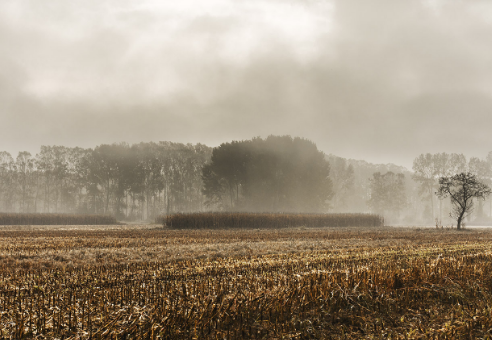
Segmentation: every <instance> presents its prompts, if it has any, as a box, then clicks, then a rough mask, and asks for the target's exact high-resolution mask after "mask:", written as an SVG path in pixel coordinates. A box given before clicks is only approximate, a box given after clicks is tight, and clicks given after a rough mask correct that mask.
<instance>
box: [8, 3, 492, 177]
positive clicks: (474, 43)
mask: <svg viewBox="0 0 492 340" xmlns="http://www.w3.org/2000/svg"><path fill="white" fill-rule="evenodd" d="M0 22H1V24H0V41H1V42H2V43H1V45H0V46H1V47H0V49H1V53H0V65H1V67H0V69H1V71H0V89H1V91H0V93H1V94H0V99H1V101H0V111H1V116H0V143H1V145H2V149H4V150H7V151H9V152H11V153H12V154H16V153H17V152H18V151H23V150H27V151H30V152H31V153H35V152H36V151H37V150H38V148H39V146H40V145H65V146H70V147H75V146H80V147H91V148H93V147H95V146H96V145H99V144H102V143H113V142H128V143H138V142H142V141H145V142H150V141H156V142H157V141H162V140H169V141H174V142H182V143H188V142H190V143H198V142H200V143H204V144H207V145H210V146H218V145H219V144H220V143H222V142H226V141H232V140H243V139H249V138H252V137H255V136H260V137H264V138H265V137H267V136H268V135H270V134H274V135H285V134H289V135H293V136H301V137H304V138H308V139H310V140H312V141H314V142H315V143H316V144H317V145H318V147H319V149H321V150H322V151H324V152H325V153H327V154H335V155H338V156H340V157H345V158H352V159H365V160H367V161H369V162H372V163H395V164H399V165H403V166H405V167H407V168H408V169H410V168H411V164H412V160H413V158H414V157H415V155H418V154H420V153H425V152H443V151H445V152H457V153H465V154H468V155H470V156H476V157H484V156H485V155H486V154H487V152H488V151H489V150H490V147H489V143H490V139H491V137H490V134H489V132H488V123H490V118H489V117H490V115H488V112H490V110H491V109H492V98H491V92H490V89H491V88H492V86H491V85H492V84H491V82H492V80H491V79H492V77H491V73H492V69H491V68H490V61H491V59H492V46H491V45H490V44H489V38H490V36H491V33H492V4H490V3H489V2H487V1H469V2H457V1H456V2H449V1H447V2H446V1H399V2H395V1H390V0H385V1H381V0H378V1H371V2H365V3H360V2H359V1H355V0H343V1H341V0H340V1H327V2H319V1H307V2H306V1H290V2H286V3H285V2H278V1H273V0H256V1H249V2H232V1H214V0H209V1H200V2H196V1H192V0H188V1H183V2H180V4H169V3H161V2H158V1H143V2H139V3H138V4H136V3H133V2H129V1H114V0H108V1H89V2H84V3H81V2H69V3H67V2H65V1H60V0H58V1H55V2H50V4H49V5H47V4H44V3H43V4H42V3H39V2H36V1H33V0H23V1H16V2H2V3H1V4H0Z"/></svg>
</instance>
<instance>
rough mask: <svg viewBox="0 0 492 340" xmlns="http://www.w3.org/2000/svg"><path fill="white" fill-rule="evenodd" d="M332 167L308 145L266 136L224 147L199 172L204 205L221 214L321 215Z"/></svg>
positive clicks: (284, 138)
mask: <svg viewBox="0 0 492 340" xmlns="http://www.w3.org/2000/svg"><path fill="white" fill-rule="evenodd" d="M329 174H330V166H329V163H328V162H327V161H326V159H325V155H324V154H323V152H321V151H319V150H318V148H317V147H316V145H315V144H314V143H313V142H311V141H309V140H306V139H302V138H292V137H290V136H269V137H268V138H266V139H262V138H254V139H252V140H246V141H241V142H237V141H235V142H231V143H223V144H221V145H220V146H219V147H217V148H214V150H213V151H212V158H211V162H210V163H209V164H207V165H205V166H204V168H203V183H204V189H203V193H204V195H205V196H206V197H207V202H206V203H207V204H208V205H209V206H210V205H212V206H213V205H215V206H216V207H217V208H219V209H221V210H235V211H258V212H259V211H270V212H325V211H326V209H327V203H328V200H329V199H330V198H331V196H332V183H331V180H330V178H329Z"/></svg>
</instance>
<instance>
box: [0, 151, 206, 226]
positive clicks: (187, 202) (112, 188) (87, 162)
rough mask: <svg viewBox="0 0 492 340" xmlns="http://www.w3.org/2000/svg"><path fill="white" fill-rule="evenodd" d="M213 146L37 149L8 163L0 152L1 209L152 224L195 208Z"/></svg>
mask: <svg viewBox="0 0 492 340" xmlns="http://www.w3.org/2000/svg"><path fill="white" fill-rule="evenodd" d="M211 152H212V149H211V148H209V147H207V146H204V145H201V144H196V145H192V144H186V145H184V144H179V143H170V142H160V143H140V144H134V145H131V146H130V145H128V144H125V143H122V144H112V145H106V144H104V145H99V146H97V147H96V148H94V149H82V148H77V147H76V148H68V147H64V146H42V147H41V150H40V152H39V153H38V154H37V155H35V156H32V155H31V154H30V153H29V152H20V153H19V154H18V156H17V158H16V159H14V158H13V157H12V156H11V155H10V154H9V153H8V152H5V151H3V152H0V210H1V211H4V212H67V213H68V212H70V213H97V214H101V213H102V214H112V215H115V216H117V217H118V218H122V219H123V218H127V219H152V218H154V217H155V216H156V215H157V214H160V213H162V212H164V213H169V212H176V211H198V210H201V209H202V207H203V203H204V198H203V195H202V193H201V190H202V177H201V175H202V168H203V165H204V164H205V163H206V162H207V161H208V160H209V159H210V155H211Z"/></svg>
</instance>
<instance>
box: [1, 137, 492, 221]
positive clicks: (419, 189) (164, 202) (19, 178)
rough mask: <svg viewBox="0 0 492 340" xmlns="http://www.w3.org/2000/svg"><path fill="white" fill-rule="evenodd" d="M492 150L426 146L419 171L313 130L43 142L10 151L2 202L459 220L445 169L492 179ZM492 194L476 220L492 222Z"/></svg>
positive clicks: (145, 214) (28, 207)
mask: <svg viewBox="0 0 492 340" xmlns="http://www.w3.org/2000/svg"><path fill="white" fill-rule="evenodd" d="M491 165H492V153H491V154H489V155H488V156H487V157H486V158H485V159H483V160H482V159H478V158H471V159H470V160H468V161H467V159H466V157H465V156H464V155H461V154H446V153H439V154H422V155H420V156H417V157H416V158H415V160H414V164H413V169H412V170H413V171H409V170H407V169H406V168H404V167H400V166H396V165H394V164H385V165H383V164H371V163H368V162H366V161H362V160H352V159H345V158H341V157H337V156H333V155H325V154H324V153H323V152H321V151H320V150H318V149H317V147H316V145H315V144H314V143H313V142H311V141H309V140H306V139H302V138H292V137H290V136H270V137H268V138H265V139H262V138H254V139H252V140H247V141H238V142H231V143H223V144H221V145H220V146H219V147H216V148H211V147H208V146H205V145H203V144H196V145H192V144H180V143H171V142H159V143H139V144H133V145H128V144H126V143H120V144H111V145H107V144H104V145H99V146H97V147H95V148H94V149H83V148H78V147H76V148H69V147H64V146H41V149H40V152H39V153H37V154H36V155H31V154H30V153H29V152H19V154H18V155H17V157H16V158H15V159H14V158H13V157H12V156H11V155H10V154H9V153H8V152H6V151H3V152H0V211H2V212H24V213H27V212H37V213H40V212H41V213H43V212H46V213H48V212H49V213H53V212H56V213H63V212H66V213H82V214H108V215H114V216H115V217H117V218H118V219H120V220H126V221H133V220H136V221H138V220H147V221H152V220H154V219H155V218H156V217H157V216H159V215H162V214H172V213H176V212H201V211H255V212H316V213H319V212H337V213H344V212H351V213H371V212H372V213H378V214H381V215H383V216H384V217H385V218H386V221H387V224H406V225H409V224H431V223H432V224H434V223H436V219H437V221H438V223H440V224H444V225H451V224H452V223H453V221H452V220H451V219H449V217H448V215H449V211H450V203H449V200H443V201H441V200H439V199H437V197H436V196H435V194H434V193H435V191H436V190H437V183H438V179H439V177H441V176H449V175H452V174H454V173H458V172H462V171H469V172H472V173H474V174H476V175H477V176H478V177H479V179H480V180H481V181H483V182H484V183H486V184H490V181H491V178H492V171H491ZM491 215H492V200H490V199H489V200H488V201H486V202H483V201H480V202H479V203H478V205H477V209H476V211H475V212H474V213H473V215H472V216H471V218H470V220H469V221H468V222H469V223H478V224H481V223H487V222H488V221H489V220H490V216H491Z"/></svg>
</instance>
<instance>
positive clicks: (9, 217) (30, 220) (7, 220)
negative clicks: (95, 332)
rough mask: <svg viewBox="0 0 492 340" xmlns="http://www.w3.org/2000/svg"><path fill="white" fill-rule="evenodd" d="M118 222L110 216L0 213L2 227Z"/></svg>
mask: <svg viewBox="0 0 492 340" xmlns="http://www.w3.org/2000/svg"><path fill="white" fill-rule="evenodd" d="M117 223H118V222H117V221H116V219H115V218H114V217H113V216H108V215H75V214H42V213H39V214H38V213H36V214H23V213H0V225H110V224H117Z"/></svg>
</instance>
